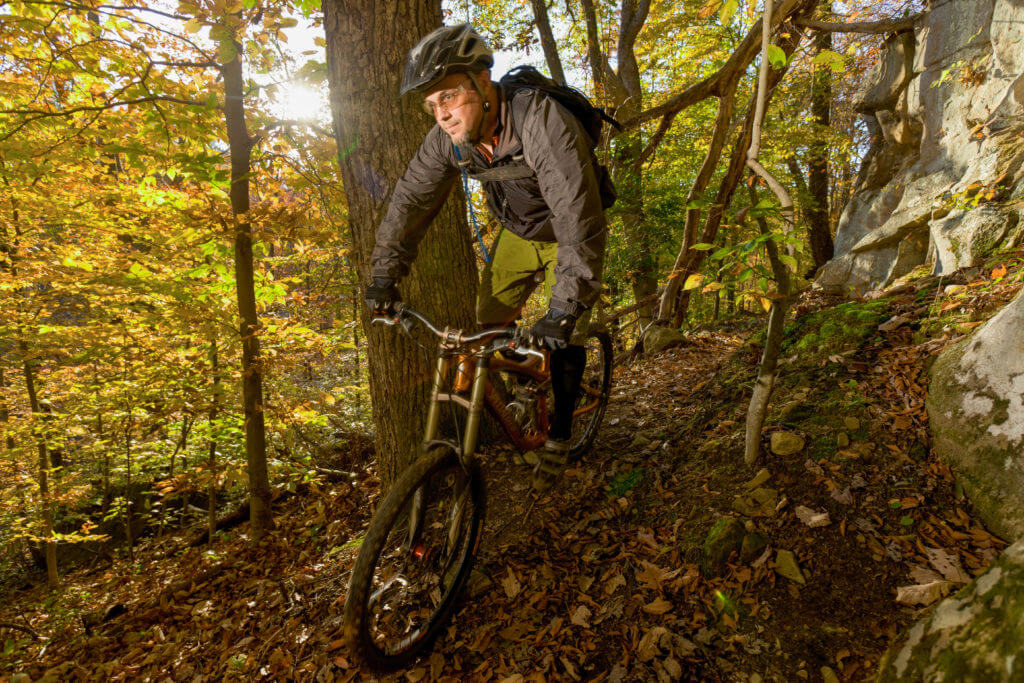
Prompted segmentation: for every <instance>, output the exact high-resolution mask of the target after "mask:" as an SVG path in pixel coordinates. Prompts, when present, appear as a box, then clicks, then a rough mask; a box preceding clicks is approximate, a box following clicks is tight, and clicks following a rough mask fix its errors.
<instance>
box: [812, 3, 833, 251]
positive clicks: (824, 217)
mask: <svg viewBox="0 0 1024 683" xmlns="http://www.w3.org/2000/svg"><path fill="white" fill-rule="evenodd" d="M827 8H828V9H830V8H831V3H829V5H828V6H827ZM814 48H815V50H814V51H815V54H819V53H821V52H822V50H831V49H832V34H831V33H826V32H821V33H819V34H818V35H817V36H815V39H814ZM831 106H832V69H831V68H829V66H828V65H825V64H819V65H818V66H817V67H815V69H814V76H813V78H812V80H811V117H812V119H813V120H814V123H815V127H816V129H817V130H816V131H815V136H814V140H813V142H812V143H811V148H810V154H809V155H808V158H807V186H808V187H807V189H808V190H809V192H810V195H811V198H812V204H811V207H810V209H809V210H808V211H807V219H808V232H809V233H810V238H811V239H810V242H811V256H813V257H814V270H815V271H817V269H818V268H821V267H822V266H823V265H825V264H826V263H828V262H829V261H830V260H831V259H832V254H833V252H834V251H835V245H834V244H833V242H832V229H831V221H830V220H829V216H830V209H829V182H828V180H829V179H828V132H829V126H830V125H831V121H832V119H831Z"/></svg>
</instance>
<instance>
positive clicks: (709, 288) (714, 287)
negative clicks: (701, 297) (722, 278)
mask: <svg viewBox="0 0 1024 683" xmlns="http://www.w3.org/2000/svg"><path fill="white" fill-rule="evenodd" d="M720 289H725V285H723V284H722V283H721V282H709V283H708V284H707V285H706V286H705V287H704V289H702V290H700V291H702V292H704V293H705V294H707V293H708V292H717V291H719V290H720Z"/></svg>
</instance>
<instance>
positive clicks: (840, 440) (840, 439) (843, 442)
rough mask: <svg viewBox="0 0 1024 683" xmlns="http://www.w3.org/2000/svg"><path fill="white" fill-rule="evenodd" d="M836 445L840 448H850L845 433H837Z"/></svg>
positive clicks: (847, 436)
mask: <svg viewBox="0 0 1024 683" xmlns="http://www.w3.org/2000/svg"><path fill="white" fill-rule="evenodd" d="M836 445H837V446H839V447H840V448H848V447H849V446H850V437H849V435H847V433H846V432H839V435H838V436H837V437H836Z"/></svg>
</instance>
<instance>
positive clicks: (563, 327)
mask: <svg viewBox="0 0 1024 683" xmlns="http://www.w3.org/2000/svg"><path fill="white" fill-rule="evenodd" d="M575 328H576V316H574V315H572V314H571V313H565V312H563V311H559V310H557V309H554V308H551V309H548V312H547V315H545V316H544V317H543V318H541V319H540V320H538V321H537V322H535V323H534V324H533V327H531V328H530V341H532V342H533V343H534V344H536V345H537V346H546V347H547V348H549V349H552V350H554V349H564V348H565V347H566V346H568V345H569V339H570V338H571V337H572V331H573V329H575Z"/></svg>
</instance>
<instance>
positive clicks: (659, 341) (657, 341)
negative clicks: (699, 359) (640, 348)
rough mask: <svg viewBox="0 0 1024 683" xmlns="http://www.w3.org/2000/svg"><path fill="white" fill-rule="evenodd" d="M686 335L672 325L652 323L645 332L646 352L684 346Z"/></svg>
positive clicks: (658, 351) (656, 351) (657, 351)
mask: <svg viewBox="0 0 1024 683" xmlns="http://www.w3.org/2000/svg"><path fill="white" fill-rule="evenodd" d="M685 343H686V335H685V334H683V333H682V332H680V331H679V330H677V329H675V328H672V327H663V326H661V325H652V326H651V327H650V328H649V329H648V330H647V332H646V334H644V353H661V352H662V351H665V350H667V349H672V348H675V347H677V346H683V345H684V344H685Z"/></svg>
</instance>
